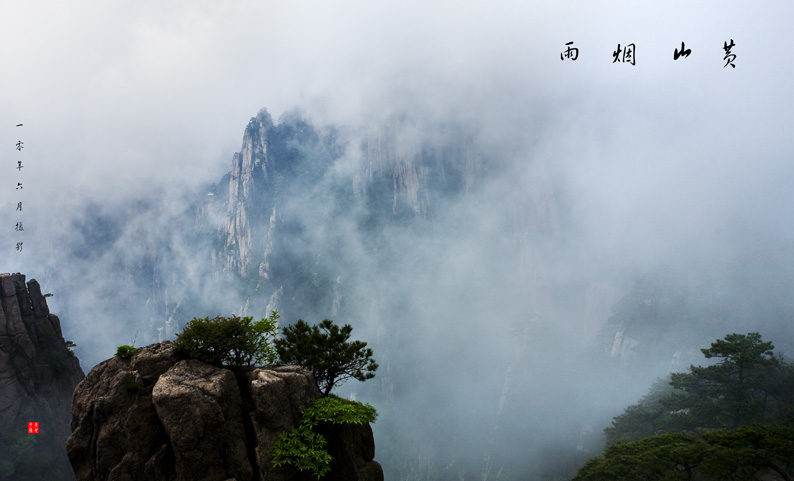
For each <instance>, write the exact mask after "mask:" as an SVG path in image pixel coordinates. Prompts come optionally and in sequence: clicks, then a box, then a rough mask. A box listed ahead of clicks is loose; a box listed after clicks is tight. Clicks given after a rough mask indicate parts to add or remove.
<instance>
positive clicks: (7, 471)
mask: <svg viewBox="0 0 794 481" xmlns="http://www.w3.org/2000/svg"><path fill="white" fill-rule="evenodd" d="M36 436H38V435H33V434H22V433H2V434H0V451H5V452H6V453H7V454H6V456H7V458H6V459H3V460H0V479H5V478H6V477H8V476H12V475H14V474H19V473H18V471H20V469H22V468H24V467H26V466H27V465H28V464H29V463H30V460H31V456H32V455H33V454H34V448H35V447H36V441H37V438H36ZM42 474H43V473H42Z"/></svg>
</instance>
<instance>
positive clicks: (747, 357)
mask: <svg viewBox="0 0 794 481" xmlns="http://www.w3.org/2000/svg"><path fill="white" fill-rule="evenodd" d="M772 349H774V346H773V345H772V343H771V342H763V341H762V340H761V336H760V335H759V334H758V333H749V334H746V335H740V334H730V335H728V336H726V337H725V339H720V340H718V341H716V342H714V343H712V344H711V347H710V348H709V349H702V352H703V354H704V355H705V356H706V357H707V358H717V359H720V362H719V363H718V364H715V365H712V366H707V367H698V366H691V367H690V372H688V373H673V374H671V375H670V382H669V387H668V388H667V389H666V390H663V389H661V388H660V386H659V385H658V383H657V385H656V386H655V387H654V388H652V393H650V394H649V395H648V396H646V397H645V398H644V399H643V400H642V401H640V402H639V403H638V404H636V405H634V406H629V407H628V408H626V410H625V411H624V412H623V414H621V415H619V416H617V417H615V419H614V420H613V422H612V426H611V427H608V428H606V429H605V430H604V433H605V434H606V437H607V443H608V444H613V443H615V442H618V441H637V440H639V439H642V438H643V437H645V436H650V435H652V434H659V433H662V432H675V431H679V432H682V431H683V432H691V433H702V432H705V431H707V430H710V429H726V428H737V427H739V426H742V425H745V424H750V423H762V422H770V421H784V420H787V419H788V420H794V419H791V418H792V417H794V364H792V363H790V362H787V361H786V360H785V359H783V358H782V357H773V353H772Z"/></svg>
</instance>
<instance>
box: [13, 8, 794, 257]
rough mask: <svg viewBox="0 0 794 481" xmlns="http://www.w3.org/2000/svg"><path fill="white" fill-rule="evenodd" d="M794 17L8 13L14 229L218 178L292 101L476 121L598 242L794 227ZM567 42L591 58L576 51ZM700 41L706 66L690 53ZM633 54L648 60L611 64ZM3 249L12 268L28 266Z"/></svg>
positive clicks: (769, 11)
mask: <svg viewBox="0 0 794 481" xmlns="http://www.w3.org/2000/svg"><path fill="white" fill-rule="evenodd" d="M428 3H429V4H428ZM792 14H794V7H792V5H791V4H790V3H789V2H784V1H770V2H764V4H763V6H761V5H754V4H753V5H750V4H747V3H744V2H717V1H708V2H698V3H697V4H693V2H654V3H650V4H645V5H643V8H640V6H639V5H638V4H637V3H636V2H599V4H598V5H596V4H594V3H593V2H567V3H566V4H565V6H554V7H550V6H546V5H545V4H538V3H536V2H526V1H524V2H484V1H478V2H461V1H454V2H453V1H446V2H416V1H400V2H392V1H348V0H335V1H333V2H305V1H298V2H273V1H248V2H246V1H235V2H210V1H191V2H187V1H183V2H176V1H175V2H148V1H143V2H105V1H95V2H92V1H75V2H68V3H64V2H54V1H53V2H39V1H29V2H3V4H2V6H0V16H1V18H2V20H0V22H2V28H0V40H1V41H2V43H0V63H1V64H2V65H3V75H2V76H0V92H1V93H0V140H2V143H3V145H6V149H5V153H4V154H2V159H4V160H3V165H2V166H0V176H2V179H3V186H4V187H2V189H0V206H2V207H4V209H3V210H2V213H3V224H4V225H6V227H3V229H5V230H6V231H8V232H4V233H3V235H4V236H5V237H6V238H8V237H11V238H13V237H14V236H15V235H16V233H15V232H13V226H14V222H15V221H14V219H16V217H13V216H14V215H15V214H14V213H13V210H10V209H12V208H13V207H14V206H15V204H16V202H17V201H18V199H24V200H25V201H26V202H27V203H26V204H25V205H26V206H30V207H29V208H28V209H27V211H25V212H24V217H23V219H24V220H25V221H26V222H27V226H28V227H27V228H26V232H25V235H26V242H27V243H26V245H30V248H29V250H28V253H29V254H30V255H33V250H34V249H35V236H36V231H37V230H38V229H51V228H53V226H57V225H59V221H60V220H62V219H63V218H65V217H68V211H69V209H70V207H71V206H72V205H74V203H78V202H80V201H82V200H84V199H86V198H90V199H92V200H94V201H97V202H99V204H100V205H113V204H114V203H115V202H117V201H118V202H123V200H124V199H126V198H129V197H131V196H140V195H141V193H145V192H147V191H148V190H150V189H152V190H153V191H158V190H160V191H173V190H178V189H177V187H178V186H180V185H195V184H197V183H201V182H206V181H214V180H216V179H218V178H219V177H220V176H221V175H222V174H223V173H225V172H226V171H228V169H229V159H230V157H231V154H232V153H233V152H234V151H236V150H238V149H239V145H240V139H241V135H242V129H243V127H244V125H245V123H246V122H247V120H248V118H249V117H251V116H253V115H254V114H255V113H256V111H257V110H258V109H259V108H261V107H267V108H268V109H269V110H270V112H271V114H273V116H274V118H278V116H279V115H280V114H281V113H282V112H283V111H284V110H286V109H289V108H291V107H293V106H295V105H301V106H303V107H304V108H305V109H306V110H307V111H308V112H309V113H310V115H311V116H312V117H313V118H315V119H316V120H318V121H320V122H323V121H326V120H332V121H339V122H345V123H353V124H363V123H366V122H367V121H369V120H371V119H375V118H378V117H379V116H383V115H385V114H386V113H388V112H392V111H396V110H401V109H412V110H414V111H418V112H422V115H424V116H426V117H428V118H432V117H433V116H438V117H439V118H441V117H445V116H450V115H453V116H456V117H457V118H462V119H467V118H471V119H477V121H479V122H481V125H482V129H483V131H484V133H485V134H486V135H493V138H494V139H495V141H496V142H500V141H503V140H504V139H506V138H511V139H523V140H524V141H525V142H526V144H527V148H528V149H529V150H530V151H531V152H529V153H530V154H531V155H532V156H533V157H534V158H539V159H545V160H547V161H548V163H549V165H551V166H553V170H554V169H558V170H559V171H561V172H564V175H565V176H566V179H567V180H568V181H569V182H568V183H567V185H568V186H569V187H570V188H573V189H581V192H582V195H581V197H580V200H581V205H577V206H574V208H575V212H579V213H580V214H581V219H582V223H581V228H582V229H585V230H587V229H590V228H591V227H592V226H588V225H587V224H588V223H590V222H592V223H596V224H598V225H601V226H603V225H605V224H607V225H614V226H616V227H617V226H620V228H621V229H627V230H628V231H630V232H627V233H626V234H627V235H629V236H630V237H634V238H635V240H637V241H638V242H640V241H641V240H642V239H645V240H647V239H649V238H652V237H653V236H654V229H657V228H659V226H664V228H665V229H670V228H671V227H672V226H674V225H676V226H679V227H680V228H681V231H682V235H683V233H691V232H692V229H703V228H704V225H706V224H709V222H710V219H711V218H713V217H715V215H719V217H720V218H721V219H722V221H726V219H728V218H731V219H729V220H730V222H739V223H751V224H754V225H756V226H757V227H759V228H760V227H762V226H763V227H764V228H765V227H767V226H769V225H774V226H775V228H776V229H777V228H780V229H789V233H791V225H792V223H791V222H789V221H790V217H791V216H790V214H791V210H790V209H789V206H790V205H791V201H792V200H793V199H792V194H791V189H790V186H791V183H792V180H793V179H794V167H792V165H793V164H792V162H791V154H792V150H793V149H792V146H791V142H792V140H791V134H790V130H791V125H792V122H791V120H792V109H791V106H792V105H794V102H792V100H794V99H792V96H793V94H792V89H791V85H792V80H793V79H794V75H792V73H793V69H792V66H791V65H792V62H791V61H790V59H789V58H788V53H787V51H788V43H789V40H790V39H789V37H788V35H787V33H788V32H790V25H788V22H789V20H790V19H791V18H794V15H792ZM731 39H733V41H734V42H735V47H733V49H732V53H734V54H736V59H735V62H734V63H735V65H736V68H731V67H727V68H725V67H724V64H725V61H724V60H723V58H724V54H725V52H724V51H723V49H722V47H723V42H725V41H730V40H731ZM568 41H574V42H575V43H574V45H573V46H574V47H577V48H579V58H578V59H577V60H576V61H575V62H573V61H570V60H566V61H561V60H560V53H561V52H562V51H563V50H564V48H565V43H566V42H568ZM682 41H684V42H686V46H687V47H688V48H690V49H692V54H691V56H690V57H688V58H682V59H679V60H678V61H674V60H673V58H672V56H673V50H674V49H675V48H680V44H681V42H682ZM629 43H633V44H634V45H635V46H636V65H634V66H632V65H628V64H620V63H612V52H613V51H614V50H615V49H616V48H617V44H620V45H621V46H625V45H626V44H629ZM17 123H24V126H23V127H20V128H16V127H15V125H16V124H17ZM16 140H23V141H24V142H25V149H24V151H23V152H21V153H17V152H15V151H14V150H13V149H14V143H15V141H16ZM19 159H21V160H23V161H24V162H25V168H24V169H23V171H22V172H21V173H20V172H18V171H17V170H14V167H16V160H19ZM18 179H21V180H22V181H24V196H23V195H22V193H21V192H19V191H15V190H14V186H15V182H16V181H17V180H18ZM596 179H597V181H596ZM576 209H578V210H576ZM683 214H687V215H686V216H684V215H683ZM724 215H728V217H725V216H724ZM9 216H10V217H13V218H9ZM682 217H686V219H682ZM644 219H654V221H653V222H646V221H644ZM629 220H630V222H629ZM629 224H632V227H631V228H629V227H628V225H629ZM748 225H749V224H748ZM708 227H709V228H711V231H712V232H713V231H714V230H715V229H720V228H735V227H736V226H735V225H733V226H717V225H714V226H710V225H709V226H708ZM64 228H65V227H64ZM607 232H608V231H607ZM721 232H724V233H727V231H721ZM594 235H595V233H594ZM601 236H605V237H604V238H603V239H600V240H599V241H600V242H604V243H606V244H609V242H610V239H609V238H608V235H607V234H604V233H603V231H601V230H600V229H599V233H598V234H597V235H596V237H601ZM5 244H7V245H4V246H3V247H2V250H0V252H2V255H1V256H0V259H2V260H3V264H5V267H3V268H2V269H3V270H10V271H15V270H24V265H20V260H21V259H23V258H24V257H23V256H21V255H18V254H17V253H16V252H14V250H13V247H14V244H13V242H8V241H6V242H5ZM655 248H656V247H655Z"/></svg>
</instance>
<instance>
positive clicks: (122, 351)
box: [116, 344, 138, 359]
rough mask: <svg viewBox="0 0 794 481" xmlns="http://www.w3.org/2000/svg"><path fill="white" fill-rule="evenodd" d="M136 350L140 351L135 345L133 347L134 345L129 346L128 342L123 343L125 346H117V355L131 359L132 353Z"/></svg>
mask: <svg viewBox="0 0 794 481" xmlns="http://www.w3.org/2000/svg"><path fill="white" fill-rule="evenodd" d="M136 352H138V350H137V349H135V348H134V347H132V346H128V345H126V344H125V345H123V346H119V347H118V348H116V355H117V356H118V357H120V358H122V359H129V358H131V357H132V355H133V354H135V353H136Z"/></svg>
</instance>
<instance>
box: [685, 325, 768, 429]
mask: <svg viewBox="0 0 794 481" xmlns="http://www.w3.org/2000/svg"><path fill="white" fill-rule="evenodd" d="M772 349H774V346H773V345H772V343H771V342H762V341H761V335H760V334H758V333H757V332H751V333H749V334H729V335H727V336H725V339H720V340H717V341H716V342H714V343H712V344H711V347H710V348H709V349H701V352H703V355H704V356H706V358H708V359H711V358H717V359H720V362H719V363H718V364H716V365H713V366H707V367H696V366H692V367H690V372H689V373H675V374H672V375H671V380H670V385H671V386H673V387H674V388H675V389H677V390H680V391H682V392H683V393H686V394H685V395H682V396H680V397H679V398H678V399H675V401H676V403H677V404H679V405H680V404H681V403H682V402H683V403H687V404H688V405H689V406H688V407H689V408H690V409H691V411H692V413H691V414H692V415H693V416H694V417H696V418H698V419H700V420H701V423H700V424H701V426H695V427H702V428H723V427H730V428H737V427H739V426H741V425H743V424H747V423H749V422H762V421H764V420H765V419H766V418H767V415H768V413H767V411H768V409H767V406H766V404H767V401H768V393H767V392H766V390H765V379H764V378H765V377H766V375H767V374H768V372H767V370H766V369H764V368H769V367H774V366H775V365H776V364H777V363H778V362H779V361H778V359H777V358H775V357H774V355H773V353H772Z"/></svg>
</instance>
